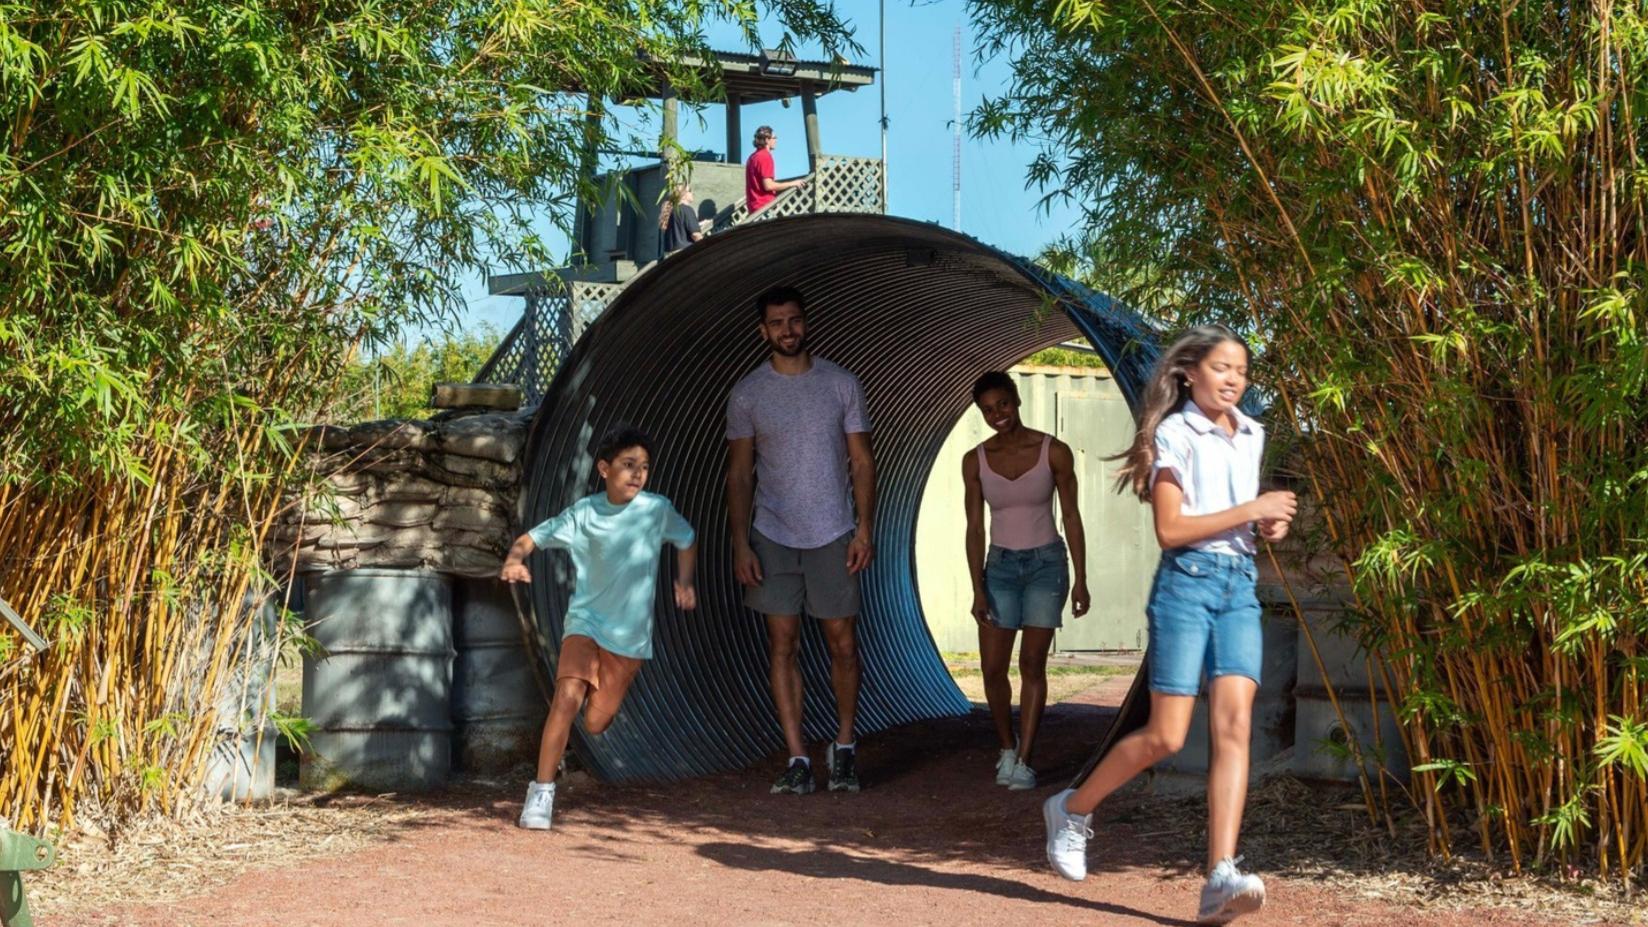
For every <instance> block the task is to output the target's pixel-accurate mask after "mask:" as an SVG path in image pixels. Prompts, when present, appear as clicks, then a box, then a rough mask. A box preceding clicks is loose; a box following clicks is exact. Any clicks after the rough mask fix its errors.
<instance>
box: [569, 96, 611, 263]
mask: <svg viewBox="0 0 1648 927" xmlns="http://www.w3.org/2000/svg"><path fill="white" fill-rule="evenodd" d="M605 115H606V101H604V100H603V99H601V95H600V94H598V93H591V94H589V104H588V112H586V113H585V114H584V150H583V151H581V152H579V158H578V179H579V181H580V182H581V183H587V184H590V185H594V184H595V172H596V171H597V170H599V169H600V167H601V120H602V117H603V116H605ZM600 211H601V204H600V203H597V202H591V201H590V200H588V199H587V198H585V197H584V196H583V194H582V193H580V194H579V196H578V214H577V216H576V217H575V218H576V220H577V222H578V226H577V228H578V250H579V251H582V252H583V254H584V262H585V263H589V261H590V259H591V258H592V257H593V256H594V255H592V254H591V253H590V248H591V246H592V245H593V244H594V243H595V241H594V238H595V216H596V214H597V213H599V212H600Z"/></svg>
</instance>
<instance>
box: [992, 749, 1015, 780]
mask: <svg viewBox="0 0 1648 927" xmlns="http://www.w3.org/2000/svg"><path fill="white" fill-rule="evenodd" d="M1018 761H1019V748H1017V747H1013V748H1012V749H1009V750H1002V751H1001V756H999V757H997V758H996V784H997V785H1006V784H1008V783H1009V782H1011V781H1013V764H1014V763H1017V762H1018Z"/></svg>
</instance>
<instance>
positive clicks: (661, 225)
mask: <svg viewBox="0 0 1648 927" xmlns="http://www.w3.org/2000/svg"><path fill="white" fill-rule="evenodd" d="M691 189H692V187H690V186H688V185H686V184H682V185H681V186H679V187H671V188H670V192H669V196H666V197H664V205H663V206H662V207H661V208H660V209H659V210H658V231H660V232H662V231H666V230H668V229H669V220H670V214H671V213H673V212H675V207H677V206H679V205H681V194H682V193H683V192H684V191H686V190H691Z"/></svg>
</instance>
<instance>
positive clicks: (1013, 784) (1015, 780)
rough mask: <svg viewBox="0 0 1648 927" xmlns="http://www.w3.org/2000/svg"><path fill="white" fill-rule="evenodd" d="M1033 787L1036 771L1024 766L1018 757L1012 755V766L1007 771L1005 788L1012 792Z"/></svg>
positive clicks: (1034, 785)
mask: <svg viewBox="0 0 1648 927" xmlns="http://www.w3.org/2000/svg"><path fill="white" fill-rule="evenodd" d="M997 781H1000V780H997ZM1035 787H1036V771H1035V770H1034V769H1031V768H1030V767H1029V766H1026V765H1025V764H1024V763H1023V762H1022V761H1021V760H1019V758H1018V757H1016V756H1015V757H1013V768H1012V769H1010V770H1008V772H1007V788H1008V789H1010V790H1012V791H1014V792H1024V791H1028V790H1029V789H1033V788H1035Z"/></svg>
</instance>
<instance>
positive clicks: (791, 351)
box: [772, 338, 807, 357]
mask: <svg viewBox="0 0 1648 927" xmlns="http://www.w3.org/2000/svg"><path fill="white" fill-rule="evenodd" d="M772 349H773V353H774V354H780V355H783V356H784V357H796V356H798V355H801V354H805V353H807V339H805V338H802V339H800V340H799V341H797V342H796V343H795V347H793V348H786V347H784V345H783V343H782V342H778V341H774V342H772Z"/></svg>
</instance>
